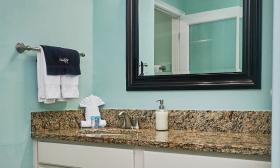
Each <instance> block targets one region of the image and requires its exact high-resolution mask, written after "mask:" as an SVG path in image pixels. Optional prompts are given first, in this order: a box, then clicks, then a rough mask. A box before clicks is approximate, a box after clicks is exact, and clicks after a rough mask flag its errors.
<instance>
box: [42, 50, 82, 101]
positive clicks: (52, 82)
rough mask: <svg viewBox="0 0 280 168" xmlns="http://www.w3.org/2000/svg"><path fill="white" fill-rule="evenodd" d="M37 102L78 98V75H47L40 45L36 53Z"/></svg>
mask: <svg viewBox="0 0 280 168" xmlns="http://www.w3.org/2000/svg"><path fill="white" fill-rule="evenodd" d="M37 83H38V102H43V103H45V104H51V103H55V101H66V99H74V98H79V87H78V86H79V75H47V65H46V60H45V54H44V50H43V48H42V47H40V52H38V53H37Z"/></svg>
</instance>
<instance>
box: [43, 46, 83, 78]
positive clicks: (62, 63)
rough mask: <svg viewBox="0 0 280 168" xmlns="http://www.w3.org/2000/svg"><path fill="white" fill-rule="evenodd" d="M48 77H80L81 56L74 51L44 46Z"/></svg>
mask: <svg viewBox="0 0 280 168" xmlns="http://www.w3.org/2000/svg"><path fill="white" fill-rule="evenodd" d="M42 48H43V50H44V53H45V58H46V64H47V74H48V75H80V74H81V70H80V55H79V52H78V51H76V50H72V49H66V48H61V47H53V46H44V45H42Z"/></svg>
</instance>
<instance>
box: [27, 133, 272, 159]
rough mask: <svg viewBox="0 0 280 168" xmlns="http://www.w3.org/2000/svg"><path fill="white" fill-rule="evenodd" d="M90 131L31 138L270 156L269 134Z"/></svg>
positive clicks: (44, 134)
mask: <svg viewBox="0 0 280 168" xmlns="http://www.w3.org/2000/svg"><path fill="white" fill-rule="evenodd" d="M101 130H103V131H108V130H109V131H112V130H113V131H114V132H126V131H127V130H122V129H116V128H106V129H101ZM87 131H89V132H90V131H91V130H90V129H86V130H85V129H66V130H38V131H33V132H32V134H31V135H32V138H33V139H37V140H42V141H54V142H55V141H65V142H68V143H93V144H94V143H105V144H119V145H120V144H122V145H131V146H139V147H154V148H167V149H180V150H187V151H203V152H221V153H229V154H244V155H258V156H270V154H271V142H270V141H271V137H270V134H252V133H221V132H196V131H186V130H169V131H165V132H162V131H161V132H159V131H155V130H154V129H140V130H135V131H130V132H129V133H125V134H117V135H97V134H87V133H86V132H87Z"/></svg>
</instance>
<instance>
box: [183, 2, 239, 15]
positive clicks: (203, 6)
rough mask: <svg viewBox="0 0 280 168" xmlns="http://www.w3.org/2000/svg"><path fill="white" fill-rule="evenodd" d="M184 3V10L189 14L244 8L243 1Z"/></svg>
mask: <svg viewBox="0 0 280 168" xmlns="http://www.w3.org/2000/svg"><path fill="white" fill-rule="evenodd" d="M184 2H185V4H184V10H185V12H186V13H187V14H192V13H198V12H203V11H209V10H216V9H221V8H228V7H232V6H243V5H242V3H243V0H211V1H209V0H184ZM205 2H209V3H205Z"/></svg>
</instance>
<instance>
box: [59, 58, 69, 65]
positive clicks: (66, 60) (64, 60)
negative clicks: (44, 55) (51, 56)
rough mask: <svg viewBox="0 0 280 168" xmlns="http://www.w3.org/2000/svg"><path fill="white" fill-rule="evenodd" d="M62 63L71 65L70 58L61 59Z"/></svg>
mask: <svg viewBox="0 0 280 168" xmlns="http://www.w3.org/2000/svg"><path fill="white" fill-rule="evenodd" d="M59 61H60V62H64V63H65V64H68V63H69V59H68V58H59Z"/></svg>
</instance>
